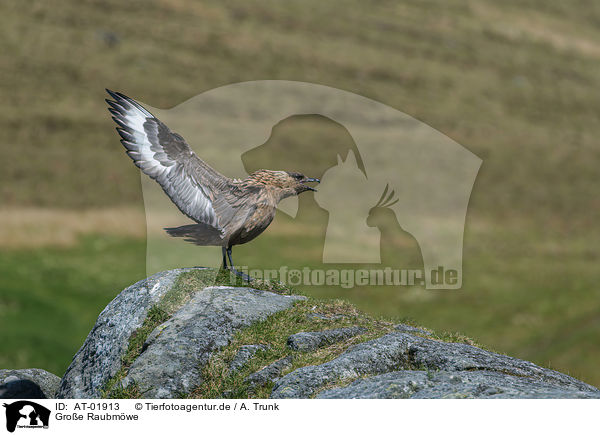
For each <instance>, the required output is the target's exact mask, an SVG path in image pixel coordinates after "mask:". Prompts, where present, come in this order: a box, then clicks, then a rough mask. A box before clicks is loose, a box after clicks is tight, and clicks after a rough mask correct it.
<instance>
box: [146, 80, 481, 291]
mask: <svg viewBox="0 0 600 435" xmlns="http://www.w3.org/2000/svg"><path fill="white" fill-rule="evenodd" d="M145 106H146V108H147V109H148V110H150V111H151V112H152V113H153V114H154V115H155V116H157V117H158V118H159V119H160V120H161V121H162V122H164V123H165V124H166V125H168V126H169V128H170V129H171V130H172V131H174V132H177V133H178V134H180V135H181V136H183V137H184V138H185V140H186V142H187V143H188V144H189V145H190V147H192V149H194V151H195V153H196V154H197V155H198V156H200V157H201V158H202V159H203V160H204V161H206V162H207V163H208V164H209V165H210V166H211V167H213V168H215V169H216V170H218V171H219V172H221V173H223V174H225V175H227V176H228V177H231V178H238V179H244V178H246V177H247V176H248V174H249V173H250V172H252V170H256V169H258V168H250V167H247V166H246V164H245V162H244V156H245V155H248V154H250V153H254V152H256V149H258V148H261V147H265V146H267V145H266V144H269V143H271V142H273V140H272V139H273V137H274V136H275V132H276V130H278V129H279V130H282V129H283V128H284V126H285V125H288V124H290V122H288V121H290V120H292V119H298V117H302V116H320V117H322V118H323V119H325V120H328V121H329V122H331V123H335V124H336V125H339V126H341V128H343V129H344V130H345V132H346V134H347V140H346V141H345V142H344V143H345V144H346V145H347V146H346V149H341V148H343V144H342V146H340V147H337V148H336V147H335V144H334V142H335V141H334V140H329V138H326V137H325V138H317V137H312V136H310V134H306V133H302V134H295V135H291V136H292V140H290V141H289V143H287V144H285V146H283V147H281V148H279V149H278V154H279V155H284V157H285V156H287V158H288V159H289V160H290V162H289V166H290V168H291V169H293V170H302V172H303V173H307V174H310V175H311V176H313V177H317V178H320V179H321V184H320V185H319V186H318V187H317V192H315V193H314V201H315V202H316V205H317V206H318V207H319V208H320V210H323V212H324V213H325V214H326V215H327V216H328V218H327V220H326V221H325V222H324V224H321V223H319V225H322V227H320V228H322V231H321V234H322V236H321V238H320V239H319V240H317V241H313V240H311V242H310V243H313V245H314V246H313V245H311V249H310V250H311V252H317V251H319V252H321V253H322V255H321V258H320V263H321V265H322V267H323V268H331V267H333V268H335V267H346V268H347V267H351V268H355V269H356V268H364V267H370V268H373V267H374V266H373V265H378V264H379V265H381V266H382V267H381V269H383V268H384V267H391V268H392V269H420V270H421V271H422V272H423V273H422V277H423V285H424V286H425V287H426V288H428V289H457V288H460V287H461V286H462V254H463V235H464V226H465V218H466V213H467V206H468V203H469V198H470V195H471V190H472V188H473V185H474V182H475V178H476V176H477V173H478V171H479V167H480V165H481V159H480V158H478V157H477V156H476V155H474V154H473V153H471V152H470V151H469V150H468V149H466V148H464V147H463V146H461V145H460V144H458V143H457V142H455V141H454V140H452V139H451V138H449V137H448V136H446V135H444V134H443V133H441V132H439V131H437V130H436V129H435V128H432V127H431V126H429V125H427V124H425V123H423V122H421V121H419V120H417V119H415V118H413V117H411V116H409V115H407V114H405V113H402V112H401V111H399V110H396V109H394V108H392V107H389V106H387V105H385V104H382V103H380V102H377V101H374V100H371V99H369V98H365V97H363V96H360V95H357V94H353V93H351V92H347V91H343V90H341V89H335V88H332V87H328V86H322V85H317V84H313V83H303V82H292V81H283V80H263V81H254V82H243V83H235V84H231V85H227V86H223V87H220V88H216V89H212V90H209V91H207V92H204V93H202V94H200V95H197V96H195V97H192V98H191V99H189V100H187V101H185V102H183V103H181V104H179V105H177V106H175V107H173V108H171V109H166V110H161V109H156V108H152V107H150V106H149V105H147V104H146V105H145ZM303 134H304V136H303ZM315 143H317V146H315ZM306 144H310V145H312V147H305V145H306ZM303 148H304V150H305V152H304V154H303V153H302V149H303ZM309 150H310V151H309ZM307 154H310V156H311V158H312V161H314V164H313V166H312V167H308V166H307V167H306V168H304V167H303V168H299V167H298V166H299V164H300V161H299V160H300V159H299V158H298V156H300V157H301V158H303V156H304V155H307ZM276 157H278V156H276ZM269 158H271V159H272V157H271V156H270V157H269ZM276 163H277V162H274V161H269V160H268V159H262V161H261V165H262V167H261V169H285V170H288V168H287V167H282V166H281V164H278V163H277V164H276ZM325 163H326V164H327V165H324V164H325ZM142 188H143V194H144V204H145V208H146V219H147V234H148V240H147V262H146V267H147V273H148V274H152V273H155V272H157V271H160V270H165V269H172V268H175V267H182V266H197V265H203V266H209V267H218V266H219V264H220V259H221V255H220V253H219V252H218V251H219V248H218V247H217V248H215V247H199V246H195V245H192V244H185V243H182V241H181V239H177V238H170V237H169V236H168V235H167V234H165V232H164V230H163V228H165V227H179V226H182V225H186V224H189V223H190V222H189V220H188V219H186V218H185V217H184V216H183V215H182V214H181V213H180V212H179V211H178V210H177V208H176V207H175V206H174V205H173V204H172V203H171V202H170V200H169V199H168V197H167V196H166V195H165V194H164V192H162V190H161V188H160V186H158V184H157V183H155V182H154V180H152V179H150V177H147V176H144V175H142ZM309 200H311V195H304V196H303V197H300V198H298V197H291V198H288V199H285V200H284V201H282V202H281V203H280V204H279V207H278V208H279V210H280V211H282V212H284V213H285V214H287V215H288V216H289V217H290V218H292V219H298V215H301V214H302V210H300V209H299V201H303V202H304V204H305V206H306V203H307V201H309ZM310 224H311V226H312V228H314V225H315V221H314V220H313V222H311V223H310ZM297 228H300V226H298V225H297V226H295V227H294V230H297ZM263 237H264V236H263ZM253 243H254V244H255V246H256V243H257V242H256V241H254V242H253ZM305 243H308V242H305ZM299 255H300V254H299ZM417 257H418V258H417ZM313 266H315V265H314V264H313ZM317 266H318V265H317ZM440 277H443V278H444V279H440ZM446 278H448V279H446Z"/></svg>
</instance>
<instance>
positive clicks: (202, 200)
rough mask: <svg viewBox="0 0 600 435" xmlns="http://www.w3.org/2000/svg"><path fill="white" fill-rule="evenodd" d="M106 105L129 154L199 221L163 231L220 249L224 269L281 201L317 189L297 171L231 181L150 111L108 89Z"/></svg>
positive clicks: (265, 172) (263, 226) (257, 174)
mask: <svg viewBox="0 0 600 435" xmlns="http://www.w3.org/2000/svg"><path fill="white" fill-rule="evenodd" d="M106 91H107V92H108V94H109V95H110V96H111V97H112V98H113V99H114V101H112V100H108V99H107V100H106V102H107V103H108V104H109V105H110V106H111V107H109V109H108V110H109V111H110V113H111V114H112V119H113V120H114V121H115V122H116V123H117V125H118V127H117V131H118V132H119V135H120V136H121V143H122V144H123V146H124V147H125V148H126V149H127V154H128V155H129V157H131V159H132V160H133V162H134V163H135V164H136V166H137V167H139V168H140V169H141V170H142V172H143V173H144V174H146V175H148V176H149V177H151V178H152V179H154V180H156V182H157V183H158V184H160V186H161V187H162V188H163V190H164V191H165V193H166V194H167V195H168V196H169V198H170V199H171V201H173V203H174V204H175V205H176V206H177V207H178V208H179V210H180V211H181V212H182V213H183V214H185V215H186V216H187V217H189V218H190V219H192V220H194V221H195V222H197V223H196V224H192V225H184V226H181V227H176V228H165V230H166V231H167V233H168V234H169V235H171V236H173V237H184V238H185V239H186V241H190V242H193V243H195V244H197V245H201V246H221V247H222V255H223V267H224V268H225V269H227V268H228V267H227V259H229V264H230V265H231V270H232V271H233V272H234V273H236V274H237V275H239V276H243V277H244V278H247V279H249V277H248V276H247V275H245V274H243V273H241V272H239V271H237V270H236V269H235V267H234V265H233V260H232V258H231V250H232V246H233V245H241V244H243V243H247V242H249V241H250V240H252V239H254V238H255V237H257V236H258V235H259V234H261V233H262V232H263V231H264V230H265V229H266V228H267V227H268V226H269V224H270V223H271V221H272V220H273V218H274V217H275V210H276V207H277V204H278V203H279V201H281V200H282V199H284V198H287V197H289V196H292V195H298V194H300V193H302V192H306V191H307V190H313V191H315V189H314V188H312V187H310V186H308V185H307V184H306V183H309V182H313V181H314V182H317V183H319V179H317V178H308V177H306V176H305V175H303V174H300V173H298V172H286V171H269V170H266V169H261V170H259V171H256V172H254V173H253V174H251V175H250V176H249V177H248V178H246V179H244V180H237V179H231V178H227V177H226V176H224V175H222V174H220V173H219V172H217V171H216V170H214V169H213V168H211V167H210V166H209V165H208V164H207V163H206V162H204V161H203V160H202V159H200V158H199V157H198V156H197V155H196V154H195V153H194V152H193V151H192V150H191V148H190V147H189V145H188V144H187V143H186V142H185V140H184V139H183V137H181V136H180V135H178V134H177V133H174V132H172V131H171V130H170V129H169V127H167V126H166V125H165V124H163V123H162V122H161V121H160V120H159V119H157V118H156V117H155V116H154V115H152V114H151V113H150V112H149V111H147V110H146V109H145V108H144V107H142V105H141V104H139V103H138V102H137V101H135V100H133V99H131V98H129V97H127V96H125V95H123V94H121V93H119V92H113V91H110V90H108V89H107V90H106Z"/></svg>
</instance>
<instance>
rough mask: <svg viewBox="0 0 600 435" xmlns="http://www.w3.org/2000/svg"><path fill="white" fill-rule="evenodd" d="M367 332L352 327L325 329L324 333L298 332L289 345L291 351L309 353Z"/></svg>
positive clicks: (290, 338)
mask: <svg viewBox="0 0 600 435" xmlns="http://www.w3.org/2000/svg"><path fill="white" fill-rule="evenodd" d="M365 332H367V330H366V329H365V328H361V327H359V326H352V327H350V328H339V329H325V330H323V331H313V332H298V333H297V334H294V335H290V337H289V338H288V339H287V345H288V347H289V348H290V349H292V350H296V351H302V352H307V351H311V350H315V349H318V348H320V347H324V346H329V345H331V344H333V343H337V342H338V341H344V340H347V339H348V338H350V337H354V336H356V335H359V334H364V333H365Z"/></svg>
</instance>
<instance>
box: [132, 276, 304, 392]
mask: <svg viewBox="0 0 600 435" xmlns="http://www.w3.org/2000/svg"><path fill="white" fill-rule="evenodd" d="M301 299H304V297H301V296H285V295H280V294H277V293H271V292H266V291H261V290H255V289H251V288H245V287H207V288H205V289H204V290H202V291H198V292H197V293H196V294H195V295H194V296H193V297H192V299H191V300H190V301H189V302H188V303H187V304H185V305H184V306H183V307H182V308H181V309H179V310H178V311H177V312H176V313H175V314H174V315H173V317H171V319H169V320H168V321H167V322H165V323H164V324H162V325H160V326H159V327H157V328H156V330H155V331H153V333H152V334H151V335H150V336H149V338H148V340H147V341H146V344H145V345H144V347H145V349H144V350H143V352H142V353H141V355H140V356H139V357H138V358H137V359H136V360H135V361H134V362H133V364H132V365H131V367H130V368H129V372H128V374H127V376H126V377H125V378H124V379H123V385H124V386H128V385H130V384H131V383H132V382H133V383H135V384H136V385H137V386H138V388H139V390H140V391H141V392H142V396H143V397H146V398H172V397H177V396H179V395H182V394H185V393H187V392H190V391H191V390H192V389H193V388H194V387H196V386H198V385H200V384H201V383H202V373H201V369H202V366H204V365H205V364H206V363H207V362H208V359H209V357H210V355H211V354H212V352H214V351H216V350H218V349H220V348H222V347H224V346H227V345H228V344H229V342H230V340H231V338H232V337H233V334H234V333H235V331H236V330H237V329H240V328H243V327H247V326H250V325H251V324H252V323H254V322H257V321H259V320H264V319H266V318H267V316H270V315H272V314H275V313H277V312H278V311H281V310H285V309H288V308H290V307H291V306H292V305H293V304H294V302H296V301H298V300H301Z"/></svg>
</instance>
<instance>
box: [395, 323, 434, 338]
mask: <svg viewBox="0 0 600 435" xmlns="http://www.w3.org/2000/svg"><path fill="white" fill-rule="evenodd" d="M394 329H395V330H396V331H398V332H405V333H407V334H422V335H431V332H429V331H426V330H425V329H423V328H417V327H415V326H410V325H407V324H405V323H400V324H399V325H396V326H395V327H394Z"/></svg>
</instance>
